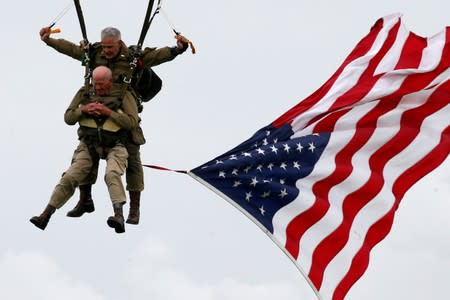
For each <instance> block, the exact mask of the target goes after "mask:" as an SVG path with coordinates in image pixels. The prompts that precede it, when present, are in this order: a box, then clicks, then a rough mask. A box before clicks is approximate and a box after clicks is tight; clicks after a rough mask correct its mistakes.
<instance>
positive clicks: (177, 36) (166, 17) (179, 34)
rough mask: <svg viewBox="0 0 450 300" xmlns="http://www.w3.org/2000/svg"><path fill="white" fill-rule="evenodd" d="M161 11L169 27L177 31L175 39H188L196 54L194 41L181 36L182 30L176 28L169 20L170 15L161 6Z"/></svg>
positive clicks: (193, 52)
mask: <svg viewBox="0 0 450 300" xmlns="http://www.w3.org/2000/svg"><path fill="white" fill-rule="evenodd" d="M160 11H161V13H162V15H163V16H164V19H165V20H166V22H167V24H168V25H169V27H170V28H171V29H172V31H173V32H174V33H175V39H177V40H182V41H186V42H187V43H188V44H189V47H191V51H192V54H195V52H196V49H195V46H194V44H193V43H192V41H191V40H189V39H187V38H185V37H184V38H181V32H179V31H178V30H176V29H175V26H173V23H172V22H171V21H170V20H169V17H168V16H167V13H166V12H165V11H164V10H163V9H162V8H160Z"/></svg>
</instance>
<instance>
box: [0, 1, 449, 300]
mask: <svg viewBox="0 0 450 300" xmlns="http://www.w3.org/2000/svg"><path fill="white" fill-rule="evenodd" d="M8 2H9V3H8V8H6V7H4V8H3V9H2V10H1V11H0V17H1V20H2V26H1V29H0V30H1V34H2V40H3V43H2V47H1V50H0V51H1V55H2V58H3V59H2V61H3V63H2V64H3V71H2V72H1V75H0V77H1V84H0V87H1V95H2V103H3V117H2V119H1V120H0V125H1V128H2V129H3V135H2V137H3V138H2V147H1V150H0V151H1V152H0V153H1V155H0V162H1V165H2V166H4V167H5V168H4V172H2V175H1V176H2V178H1V187H2V192H3V193H2V197H1V198H2V204H1V205H2V210H1V211H2V213H1V214H0V215H1V217H0V226H1V231H2V238H1V241H0V295H1V296H0V297H1V298H2V299H8V300H22V299H30V300H56V299H58V300H59V299H65V300H71V299H74V300H75V299H83V300H119V299H128V300H138V299H139V300H140V299H152V300H165V299H170V300H172V299H195V300H213V299H214V300H241V299H242V300H244V299H245V300H266V299H267V300H268V299H283V300H300V299H302V300H313V299H316V298H315V295H314V294H313V293H312V291H311V289H310V287H309V286H308V285H307V283H306V281H305V280H304V278H303V277H302V276H301V274H300V272H299V271H298V270H297V268H296V267H295V266H294V264H293V263H292V262H291V261H290V260H289V259H288V258H287V257H286V256H285V255H284V254H283V252H282V251H281V250H280V249H279V248H278V247H277V246H276V245H275V244H274V243H273V242H272V241H271V240H270V239H269V238H268V237H267V236H266V235H265V234H264V233H263V232H262V231H261V230H260V229H259V228H258V227H257V226H256V225H255V224H253V223H252V222H251V221H250V220H249V219H247V218H246V217H245V216H244V215H243V214H241V213H240V212H239V211H237V210H236V209H235V208H234V207H232V206H231V205H229V204H228V203H227V202H226V201H225V200H223V199H221V198H219V197H218V196H217V195H216V194H214V193H213V192H211V191H210V190H208V189H207V188H205V187H204V186H202V185H201V184H200V183H198V182H196V181H194V180H193V179H192V178H190V177H188V176H186V175H183V174H177V173H170V172H161V171H155V170H151V169H145V183H146V189H145V191H144V193H143V200H142V210H141V223H140V224H139V225H138V226H132V225H127V227H126V233H125V234H121V235H118V234H116V233H115V232H114V231H113V230H111V228H109V227H108V226H107V225H106V219H107V217H108V216H109V215H111V213H112V208H111V203H110V200H109V196H108V193H107V190H106V186H105V183H104V181H103V174H104V166H105V164H104V162H102V163H101V168H100V170H101V171H100V174H99V181H98V183H97V185H96V186H95V187H94V194H93V197H94V201H95V205H96V211H95V212H94V213H92V214H88V215H84V216H83V217H82V218H79V219H72V218H67V217H66V216H65V215H66V213H67V211H68V210H70V209H71V208H72V207H73V206H74V205H75V203H76V201H77V200H78V193H76V194H75V195H74V197H73V198H72V199H71V200H70V201H69V202H68V203H67V204H66V205H65V206H64V207H63V208H62V209H60V210H58V211H57V212H56V213H55V215H54V217H53V218H52V219H51V221H50V223H49V225H48V227H47V229H46V230H45V231H41V230H39V229H37V228H36V227H34V226H33V225H32V224H31V223H30V222H29V221H28V220H29V218H30V217H31V216H33V215H36V214H39V213H40V212H41V211H42V209H43V208H44V207H45V205H46V204H47V202H48V199H49V196H50V194H51V192H52V190H53V188H54V186H55V184H56V183H57V182H58V179H59V177H60V176H61V173H62V172H63V171H64V170H65V169H66V168H67V167H68V166H69V163H70V158H71V156H72V152H73V149H74V148H75V146H76V145H77V136H76V128H77V127H76V126H67V125H66V124H65V123H64V121H63V113H64V111H65V109H66V108H67V106H68V104H69V103H70V100H71V98H72V96H73V95H74V93H75V91H76V90H77V89H78V88H79V87H80V86H81V85H82V83H83V78H82V76H83V72H84V69H83V68H82V67H81V65H80V63H79V62H77V61H75V60H73V59H71V58H69V57H66V56H63V55H61V54H59V53H57V52H56V51H54V50H52V49H51V48H49V47H47V46H46V45H45V44H44V43H42V42H41V41H40V39H39V35H38V32H39V29H40V28H41V27H43V26H46V25H48V24H50V23H51V21H52V20H53V19H54V18H55V17H56V16H57V15H58V13H59V12H60V11H61V10H63V9H64V8H65V7H66V6H67V5H68V4H70V3H71V1H57V0H40V1H26V2H25V1H8ZM81 4H82V6H83V10H84V15H85V19H86V24H87V31H88V37H89V39H90V40H91V41H98V39H99V33H100V30H101V29H102V28H104V27H106V26H115V27H118V28H120V29H121V30H122V35H123V39H124V41H125V42H126V43H127V44H133V43H136V42H137V39H138V37H139V33H140V29H141V26H142V21H143V17H144V14H145V9H146V7H147V1H145V0H133V1H118V0H112V1H102V0H97V1H81ZM163 9H164V12H165V13H166V15H167V16H168V17H169V19H170V21H169V22H170V23H172V24H173V25H174V26H176V29H177V30H179V31H181V32H182V33H183V34H184V35H186V36H187V37H189V38H190V39H191V40H192V41H193V42H194V44H195V46H196V48H197V54H195V55H192V54H190V53H189V52H186V53H185V54H184V55H183V56H180V57H178V58H177V59H176V60H174V61H172V62H169V63H166V64H163V65H161V66H158V67H156V68H155V71H156V72H157V73H158V74H159V75H160V77H162V78H163V80H164V84H163V90H162V91H161V93H160V94H159V95H158V96H157V98H156V99H154V100H152V102H150V103H148V104H146V105H145V108H144V112H143V113H142V119H143V123H142V126H143V129H144V132H145V135H146V137H147V141H148V143H147V144H146V145H144V147H143V148H142V159H143V162H144V163H147V164H157V165H161V166H165V167H173V168H177V169H186V170H189V169H192V168H194V167H197V166H199V165H201V164H202V163H204V162H206V161H209V160H210V159H212V158H214V157H215V156H217V155H220V154H222V153H223V152H226V151H228V150H229V149H231V148H232V147H234V146H236V145H237V144H239V143H240V142H242V141H244V140H245V139H247V138H248V137H250V136H251V135H252V134H253V133H254V132H255V131H257V130H258V129H259V128H261V127H263V126H265V125H267V124H269V123H270V122H272V121H273V120H275V119H276V118H277V117H278V116H280V115H281V114H282V113H284V112H285V111H287V110H288V109H290V108H291V107H292V106H294V105H295V104H297V103H298V102H299V101H300V100H301V99H303V98H305V97H307V96H308V95H309V94H311V93H312V92H314V91H315V90H316V89H317V88H319V87H320V86H321V85H322V84H323V83H324V82H325V80H327V79H328V78H329V77H330V76H331V74H332V73H334V71H335V70H336V69H337V67H338V66H339V65H340V64H341V63H342V61H343V59H344V58H345V57H346V56H347V54H348V53H349V51H350V50H351V49H353V47H354V46H355V45H356V43H357V42H358V41H359V40H360V39H361V38H362V37H364V36H365V35H366V34H367V33H368V32H369V29H370V27H371V26H372V25H373V24H374V22H375V21H376V20H377V19H378V18H380V17H383V16H384V15H387V14H391V13H397V12H399V13H402V14H403V21H404V23H405V25H406V26H407V27H408V28H409V29H410V30H411V31H413V32H415V33H417V34H419V35H422V36H431V35H434V34H436V33H438V32H439V31H441V30H443V29H444V27H445V26H446V25H449V21H450V20H449V17H448V12H449V11H450V2H449V1H447V0H445V1H444V0H430V1H419V0H409V1H406V0H405V1H400V0H378V1H371V2H367V1H356V0H354V1H292V0H291V1H266V0H258V1H257V0H246V1H243V0H229V1H207V0H191V1H163ZM58 26H59V27H61V30H62V32H61V33H60V34H59V35H58V37H63V38H66V39H68V40H72V41H74V42H78V41H79V40H81V38H82V37H81V31H80V28H79V25H78V20H77V17H76V13H75V9H73V8H72V9H71V10H70V11H69V12H68V13H67V14H66V15H65V16H64V18H62V19H61V20H60V22H59V24H58ZM174 44H175V41H174V39H173V33H172V32H171V28H170V26H169V25H168V22H167V21H166V19H165V18H164V16H163V15H162V14H160V15H158V16H157V17H156V19H155V21H154V23H153V25H152V27H151V29H150V31H149V33H148V36H147V38H146V42H145V45H148V46H155V47H160V46H166V45H169V46H172V45H174ZM449 167H450V161H449V159H447V160H446V161H445V163H444V164H442V165H441V166H440V167H439V168H438V169H436V170H435V171H434V172H432V173H431V174H429V175H428V176H427V177H425V178H424V179H422V180H421V181H420V182H419V183H417V184H416V185H415V186H414V188H413V189H411V190H410V191H409V192H408V193H407V194H406V195H405V198H404V199H403V202H402V203H401V205H400V208H399V210H398V212H397V215H396V219H395V221H394V225H393V228H392V231H391V233H390V234H389V236H388V237H387V238H386V239H385V240H383V241H382V242H381V243H380V244H379V245H378V246H376V247H375V249H374V250H373V251H372V254H371V263H370V265H369V268H368V270H367V272H366V273H365V274H364V276H363V277H362V278H361V279H360V280H359V281H358V282H357V283H356V284H355V286H354V287H353V288H352V289H351V290H350V292H349V294H348V296H347V299H349V300H360V299H365V300H379V299H408V300H422V299H448V298H449V290H448V278H450V271H449V270H450V255H449V254H448V253H450V233H449V232H450V218H449V214H450V200H449V198H450V197H449V195H450V185H449V182H450V171H449ZM125 211H126V212H127V211H128V209H126V210H125Z"/></svg>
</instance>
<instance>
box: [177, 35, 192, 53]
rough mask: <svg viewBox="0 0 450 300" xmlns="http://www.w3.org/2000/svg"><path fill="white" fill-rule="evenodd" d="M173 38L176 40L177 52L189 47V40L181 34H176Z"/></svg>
mask: <svg viewBox="0 0 450 300" xmlns="http://www.w3.org/2000/svg"><path fill="white" fill-rule="evenodd" d="M175 39H176V40H177V53H178V54H181V53H183V52H184V51H186V50H187V48H189V40H188V39H187V38H186V37H184V36H182V35H181V34H177V35H176V36H175Z"/></svg>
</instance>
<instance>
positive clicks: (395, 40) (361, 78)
mask: <svg viewBox="0 0 450 300" xmlns="http://www.w3.org/2000/svg"><path fill="white" fill-rule="evenodd" d="M449 29H450V28H449V27H447V28H446V29H445V30H443V31H442V32H440V33H438V34H436V35H434V36H432V37H430V38H424V37H420V36H418V35H416V34H414V33H412V32H410V31H408V30H407V29H406V28H405V27H404V26H403V24H402V20H401V15H399V14H394V15H389V16H386V17H384V18H381V19H379V20H378V21H377V22H376V23H375V24H374V26H373V27H372V28H371V30H370V32H369V33H368V35H367V36H366V37H364V38H363V39H362V40H361V41H360V42H359V43H358V44H357V45H356V47H355V48H354V50H353V51H352V52H351V53H350V55H349V56H348V57H347V58H346V60H345V61H344V63H343V64H342V65H341V66H340V67H339V69H338V70H337V71H336V72H335V73H334V74H333V75H332V77H331V78H330V79H329V80H328V81H327V82H326V83H325V84H324V85H323V86H322V87H320V88H319V89H318V90H317V91H316V92H314V93H313V94H312V95H310V96H309V97H307V98H306V99H304V100H303V101H301V102H300V103H299V104H298V105H296V106H295V107H293V108H292V109H290V110H289V111H288V112H286V113H285V114H284V115H282V116H281V117H279V118H278V119H277V120H275V121H274V122H273V123H271V124H270V125H268V126H266V127H264V128H262V129H260V130H259V131H257V132H256V133H255V134H254V135H253V136H252V137H251V138H250V139H248V140H247V141H245V142H244V143H242V144H240V145H239V146H237V147H235V148H234V149H232V150H230V151H228V152H227V153H225V154H223V155H220V156H219V157H217V158H215V159H213V160H211V161H209V162H207V163H205V164H203V165H201V166H199V167H197V168H195V169H193V170H191V171H190V172H189V174H190V175H191V176H192V177H194V178H195V179H197V180H199V181H200V182H201V183H203V184H204V185H206V186H208V187H209V188H211V189H213V190H214V191H215V192H217V193H218V194H220V195H221V196H222V197H224V198H225V199H227V200H228V201H229V202H230V203H232V204H233V205H234V206H236V207H237V208H238V209H240V210H241V211H242V212H244V214H246V215H247V216H248V217H249V218H250V219H252V220H253V221H254V222H255V223H256V224H257V225H259V226H260V227H261V228H262V229H263V230H264V231H265V232H266V233H267V234H268V235H269V237H271V238H272V240H273V241H274V242H275V243H277V244H278V245H279V246H280V248H281V249H282V250H284V251H285V252H286V254H287V255H288V256H289V257H290V258H291V259H292V261H293V262H294V263H295V264H296V266H297V267H298V268H299V270H300V271H301V272H302V273H303V274H304V276H305V278H306V279H307V280H308V282H309V283H310V284H311V286H312V287H313V289H314V291H315V292H316V293H317V295H318V297H319V298H321V299H333V300H341V299H344V298H345V296H346V294H347V293H348V291H349V289H350V288H351V287H352V285H353V284H354V283H355V282H356V281H357V280H358V279H359V278H360V277H361V276H362V275H363V273H364V272H365V270H366V269H367V267H368V263H369V255H370V251H371V250H372V249H373V247H374V246H375V245H376V244H378V243H379V242H380V241H382V240H383V239H384V238H385V237H386V236H387V234H388V233H389V231H390V229H391V226H392V223H393V220H394V215H395V211H396V210H397V208H398V206H399V204H400V201H401V200H402V198H403V196H404V195H405V193H406V192H407V191H408V189H409V188H411V186H412V185H413V184H414V183H416V182H417V181H418V180H419V179H420V178H422V177H423V176H425V175H427V174H428V173H430V172H431V171H432V170H434V169H435V168H436V167H438V166H439V165H440V164H441V163H442V162H443V161H444V160H445V159H446V158H447V156H448V154H449V151H450V80H449V79H450V68H449V65H450V52H449V50H450V49H449V45H450V44H449V40H450V30H449Z"/></svg>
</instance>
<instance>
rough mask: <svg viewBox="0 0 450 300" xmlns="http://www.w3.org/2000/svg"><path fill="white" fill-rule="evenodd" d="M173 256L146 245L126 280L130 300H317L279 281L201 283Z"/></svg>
mask: <svg viewBox="0 0 450 300" xmlns="http://www.w3.org/2000/svg"><path fill="white" fill-rule="evenodd" d="M173 255H174V254H173V253H171V249H170V248H169V247H167V246H166V245H165V244H164V243H162V242H161V241H158V240H148V241H146V242H144V243H143V244H142V246H141V247H140V248H139V250H137V251H136V254H135V255H133V256H134V257H135V259H136V260H133V262H132V264H131V265H130V268H129V272H130V274H129V275H128V276H126V278H128V280H129V282H128V285H129V286H130V291H131V292H132V293H130V296H131V297H130V298H129V299H130V300H134V299H153V300H167V299H196V300H213V299H214V300H232V299H233V300H239V299H245V300H253V299H254V300H266V299H267V300H269V299H299V298H300V299H314V298H312V297H311V293H308V292H309V291H305V294H304V295H299V290H298V287H295V286H293V285H291V284H289V283H285V282H281V281H277V279H276V278H268V279H267V281H266V282H259V283H250V282H242V281H240V282H238V281H236V280H234V279H221V280H217V281H213V282H210V281H208V274H205V276H204V278H205V280H204V281H203V282H198V281H195V280H193V279H192V278H191V277H190V276H189V274H186V273H185V272H184V271H182V270H181V269H180V268H177V266H176V264H174V262H175V261H176V260H175V259H174V257H173ZM218 263H223V262H218ZM299 276H300V275H299ZM249 281H251V280H249ZM308 297H309V298H308Z"/></svg>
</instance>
